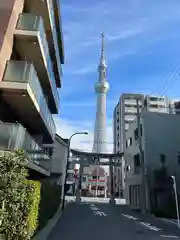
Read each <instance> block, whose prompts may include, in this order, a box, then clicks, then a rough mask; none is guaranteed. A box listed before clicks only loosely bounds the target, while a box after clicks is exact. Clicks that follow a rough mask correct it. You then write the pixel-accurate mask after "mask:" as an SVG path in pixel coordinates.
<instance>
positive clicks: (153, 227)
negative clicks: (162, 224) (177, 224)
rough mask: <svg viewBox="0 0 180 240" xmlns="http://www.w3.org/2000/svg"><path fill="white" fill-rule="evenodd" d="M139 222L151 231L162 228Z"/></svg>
mask: <svg viewBox="0 0 180 240" xmlns="http://www.w3.org/2000/svg"><path fill="white" fill-rule="evenodd" d="M140 224H141V225H143V226H145V227H147V228H149V229H150V230H153V231H156V232H158V231H161V230H162V229H161V228H157V227H156V226H151V224H150V223H146V222H140Z"/></svg>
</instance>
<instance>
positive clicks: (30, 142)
mask: <svg viewBox="0 0 180 240" xmlns="http://www.w3.org/2000/svg"><path fill="white" fill-rule="evenodd" d="M0 149H1V150H5V149H24V150H25V151H27V152H30V157H31V160H32V161H34V162H35V163H37V164H39V162H38V160H40V159H47V160H48V159H49V156H48V155H47V154H46V153H45V152H44V153H43V149H42V148H41V147H40V146H39V145H38V143H37V142H36V141H35V140H34V139H33V137H32V136H31V135H30V134H29V133H28V132H27V131H26V129H25V128H24V127H23V126H22V125H21V124H19V123H0ZM38 151H39V152H41V154H39V153H38Z"/></svg>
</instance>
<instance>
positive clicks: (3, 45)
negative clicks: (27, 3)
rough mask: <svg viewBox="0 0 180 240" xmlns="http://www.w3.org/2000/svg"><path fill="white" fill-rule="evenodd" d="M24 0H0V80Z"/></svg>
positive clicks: (8, 56) (10, 51) (8, 57)
mask: <svg viewBox="0 0 180 240" xmlns="http://www.w3.org/2000/svg"><path fill="white" fill-rule="evenodd" d="M23 5H24V0H1V2H0V19H1V20H0V81H1V80H2V77H3V73H4V69H5V66H6V62H7V61H8V60H9V59H10V57H11V53H12V48H13V34H14V30H15V28H16V23H17V20H18V17H19V14H20V13H21V12H22V11H23Z"/></svg>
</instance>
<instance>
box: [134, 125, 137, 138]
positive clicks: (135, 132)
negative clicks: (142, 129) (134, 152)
mask: <svg viewBox="0 0 180 240" xmlns="http://www.w3.org/2000/svg"><path fill="white" fill-rule="evenodd" d="M134 139H135V140H137V139H138V129H137V128H136V130H135V131H134Z"/></svg>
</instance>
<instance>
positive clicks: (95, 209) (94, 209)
mask: <svg viewBox="0 0 180 240" xmlns="http://www.w3.org/2000/svg"><path fill="white" fill-rule="evenodd" d="M91 210H93V211H97V210H99V208H97V207H91Z"/></svg>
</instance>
